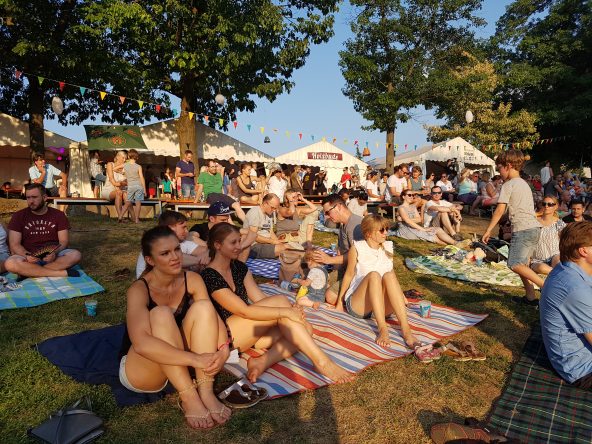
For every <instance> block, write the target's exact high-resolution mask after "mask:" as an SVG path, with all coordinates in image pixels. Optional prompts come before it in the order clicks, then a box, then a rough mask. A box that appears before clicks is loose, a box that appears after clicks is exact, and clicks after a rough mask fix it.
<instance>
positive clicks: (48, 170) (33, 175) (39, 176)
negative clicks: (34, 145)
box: [29, 154, 68, 197]
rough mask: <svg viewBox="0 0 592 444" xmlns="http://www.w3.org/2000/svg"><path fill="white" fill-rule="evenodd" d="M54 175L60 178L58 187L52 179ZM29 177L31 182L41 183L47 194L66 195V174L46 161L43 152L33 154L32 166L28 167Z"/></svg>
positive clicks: (54, 195)
mask: <svg viewBox="0 0 592 444" xmlns="http://www.w3.org/2000/svg"><path fill="white" fill-rule="evenodd" d="M56 176H59V177H60V178H61V179H62V182H61V183H60V187H59V188H58V187H57V185H56V183H55V181H54V177H56ZM29 178H30V179H31V182H32V183H38V184H41V185H43V187H44V188H45V192H46V194H47V196H50V197H66V196H67V194H68V175H67V174H66V173H64V172H63V171H60V170H59V169H57V168H56V167H54V166H53V165H51V164H49V163H46V162H45V156H44V155H43V154H35V156H34V157H33V166H32V167H31V168H29Z"/></svg>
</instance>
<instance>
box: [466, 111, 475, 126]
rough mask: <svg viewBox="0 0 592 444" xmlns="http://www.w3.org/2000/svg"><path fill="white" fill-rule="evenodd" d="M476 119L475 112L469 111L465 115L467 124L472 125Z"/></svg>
mask: <svg viewBox="0 0 592 444" xmlns="http://www.w3.org/2000/svg"><path fill="white" fill-rule="evenodd" d="M474 119H475V116H473V112H472V111H471V110H468V111H467V112H466V113H465V120H466V121H467V123H471V122H473V120H474Z"/></svg>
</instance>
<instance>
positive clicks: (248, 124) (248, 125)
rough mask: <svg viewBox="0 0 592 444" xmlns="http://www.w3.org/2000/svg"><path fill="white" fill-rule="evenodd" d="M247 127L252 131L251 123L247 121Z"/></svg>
mask: <svg viewBox="0 0 592 444" xmlns="http://www.w3.org/2000/svg"><path fill="white" fill-rule="evenodd" d="M247 129H248V130H249V132H251V124H250V123H247Z"/></svg>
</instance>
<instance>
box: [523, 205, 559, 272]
mask: <svg viewBox="0 0 592 444" xmlns="http://www.w3.org/2000/svg"><path fill="white" fill-rule="evenodd" d="M541 208H542V213H541V214H540V215H539V216H538V217H537V220H538V221H539V223H540V224H541V226H542V228H541V235H540V237H539V241H538V243H537V246H536V248H535V250H534V253H533V254H532V261H531V263H530V268H532V269H533V270H534V271H535V272H536V273H538V274H549V273H550V272H551V270H552V269H553V267H555V265H557V264H558V263H559V235H560V234H561V230H563V229H564V228H565V226H566V224H565V222H563V221H562V220H561V219H559V215H558V213H557V199H555V198H554V197H553V196H545V197H544V198H543V201H542V202H541Z"/></svg>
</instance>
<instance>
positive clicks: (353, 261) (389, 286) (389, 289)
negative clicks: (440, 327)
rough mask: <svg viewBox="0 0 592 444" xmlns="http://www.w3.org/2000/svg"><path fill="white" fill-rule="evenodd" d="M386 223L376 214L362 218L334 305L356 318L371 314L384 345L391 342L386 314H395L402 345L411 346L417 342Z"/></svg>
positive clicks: (379, 342) (381, 343)
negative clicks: (398, 276) (388, 238)
mask: <svg viewBox="0 0 592 444" xmlns="http://www.w3.org/2000/svg"><path fill="white" fill-rule="evenodd" d="M388 226H389V222H388V220H386V219H385V218H383V217H382V216H379V215H376V214H370V215H368V216H366V217H365V218H364V219H363V220H362V224H361V231H362V235H363V237H364V240H360V241H355V242H354V243H353V245H352V248H350V249H349V253H348V257H347V270H346V271H345V275H344V276H343V283H342V285H341V289H340V291H339V298H338V299H337V307H338V308H341V306H343V307H345V311H346V312H347V313H349V314H350V315H351V316H353V317H355V318H361V319H369V318H370V317H372V316H374V319H375V320H376V324H377V326H378V336H377V338H376V343H377V344H378V345H380V346H381V347H385V348H388V347H390V346H391V345H392V343H391V340H390V338H389V328H388V324H387V323H386V317H387V316H389V315H390V314H393V313H394V314H395V316H396V317H397V321H398V324H399V326H400V328H401V335H402V336H403V340H404V341H405V344H406V345H407V347H409V348H412V349H413V348H415V347H416V346H419V345H420V344H419V341H418V340H417V338H416V337H415V336H414V335H413V333H412V331H411V327H410V326H409V322H408V320H407V309H406V307H405V296H404V295H403V290H401V285H400V284H399V281H398V279H397V276H396V275H395V271H394V269H393V243H392V241H387V240H386V236H387V232H388Z"/></svg>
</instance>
